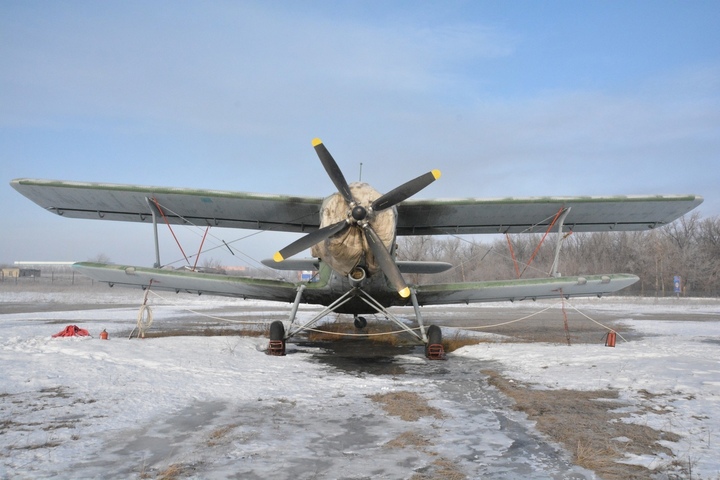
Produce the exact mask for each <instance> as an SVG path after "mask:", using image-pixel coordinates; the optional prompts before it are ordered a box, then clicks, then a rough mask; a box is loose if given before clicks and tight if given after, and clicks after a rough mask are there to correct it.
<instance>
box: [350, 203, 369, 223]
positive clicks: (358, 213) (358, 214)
mask: <svg viewBox="0 0 720 480" xmlns="http://www.w3.org/2000/svg"><path fill="white" fill-rule="evenodd" d="M352 217H353V218H354V219H355V220H356V221H358V222H359V221H361V220H365V217H367V210H366V209H365V207H362V206H360V205H357V206H355V207H354V208H353V209H352Z"/></svg>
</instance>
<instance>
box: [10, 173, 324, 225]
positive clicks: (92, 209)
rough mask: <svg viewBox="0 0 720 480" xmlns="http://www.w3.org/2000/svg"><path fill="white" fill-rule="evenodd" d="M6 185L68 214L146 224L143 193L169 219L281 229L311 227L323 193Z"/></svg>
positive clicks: (146, 206)
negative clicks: (278, 193)
mask: <svg viewBox="0 0 720 480" xmlns="http://www.w3.org/2000/svg"><path fill="white" fill-rule="evenodd" d="M10 185H12V187H13V188H14V189H15V190H17V191H18V192H20V193H21V194H23V195H25V196H26V197H27V198H29V199H30V200H32V201H33V202H35V203H37V204H38V205H40V206H41V207H43V208H44V209H46V210H48V211H50V212H52V213H55V214H57V215H61V216H63V217H68V218H85V219H96V220H117V221H124V222H144V223H148V224H151V223H152V210H151V207H150V205H149V204H148V200H147V199H150V200H152V199H155V200H157V203H158V204H159V205H160V208H161V209H162V212H163V214H164V215H165V218H166V219H167V221H168V222H169V223H171V224H188V223H191V224H193V225H200V226H208V225H209V226H213V227H229V228H247V229H253V230H275V231H282V232H307V231H311V230H316V229H317V228H318V225H319V224H320V217H319V212H320V205H321V203H322V198H313V197H291V196H283V195H259V194H254V193H243V192H228V191H221V190H201V189H189V188H168V187H151V186H138V185H120V184H113V183H84V182H65V181H56V180H34V179H17V180H13V181H12V182H11V183H10ZM153 203H154V202H153ZM157 221H158V222H159V223H164V221H165V220H164V219H162V218H158V219H157Z"/></svg>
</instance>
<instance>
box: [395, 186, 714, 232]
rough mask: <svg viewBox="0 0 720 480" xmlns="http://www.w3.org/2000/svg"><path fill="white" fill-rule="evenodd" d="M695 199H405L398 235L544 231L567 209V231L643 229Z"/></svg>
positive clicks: (670, 218)
mask: <svg viewBox="0 0 720 480" xmlns="http://www.w3.org/2000/svg"><path fill="white" fill-rule="evenodd" d="M702 201H703V198H702V197H700V196H698V195H656V196H613V197H530V198H500V199H478V198H469V199H456V200H418V201H415V200H408V201H406V202H404V203H402V204H400V205H398V226H397V233H398V235H443V234H444V235H447V234H482V233H488V234H491V233H533V232H544V231H545V230H546V229H547V228H548V226H549V225H550V224H551V223H552V221H553V219H554V218H555V216H556V215H557V213H558V212H559V211H561V209H564V208H568V207H569V208H570V212H569V213H568V215H567V217H566V218H565V221H564V226H565V230H566V231H567V230H572V231H574V232H600V231H612V230H645V229H651V228H655V227H660V226H662V225H666V224H668V223H670V222H672V221H673V220H675V219H677V218H679V217H681V216H682V215H684V214H686V213H687V212H689V211H690V210H692V209H693V208H695V207H697V206H698V205H700V204H701V203H702Z"/></svg>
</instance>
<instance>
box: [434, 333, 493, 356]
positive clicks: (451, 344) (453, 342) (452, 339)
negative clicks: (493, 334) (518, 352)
mask: <svg viewBox="0 0 720 480" xmlns="http://www.w3.org/2000/svg"><path fill="white" fill-rule="evenodd" d="M487 342H490V340H487V339H484V338H481V337H471V336H468V335H464V334H463V333H461V332H459V331H458V332H455V334H454V335H452V336H449V337H444V338H443V339H442V345H443V349H444V350H445V353H450V352H454V351H455V350H457V349H458V348H462V347H466V346H468V345H477V344H479V343H487ZM493 343H494V340H493Z"/></svg>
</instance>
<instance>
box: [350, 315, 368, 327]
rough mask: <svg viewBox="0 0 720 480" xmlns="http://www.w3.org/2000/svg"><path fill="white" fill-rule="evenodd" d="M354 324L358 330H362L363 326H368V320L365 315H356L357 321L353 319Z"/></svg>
mask: <svg viewBox="0 0 720 480" xmlns="http://www.w3.org/2000/svg"><path fill="white" fill-rule="evenodd" d="M353 324H355V328H357V329H358V330H362V329H363V328H365V327H367V320H366V319H365V317H355V321H353Z"/></svg>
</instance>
